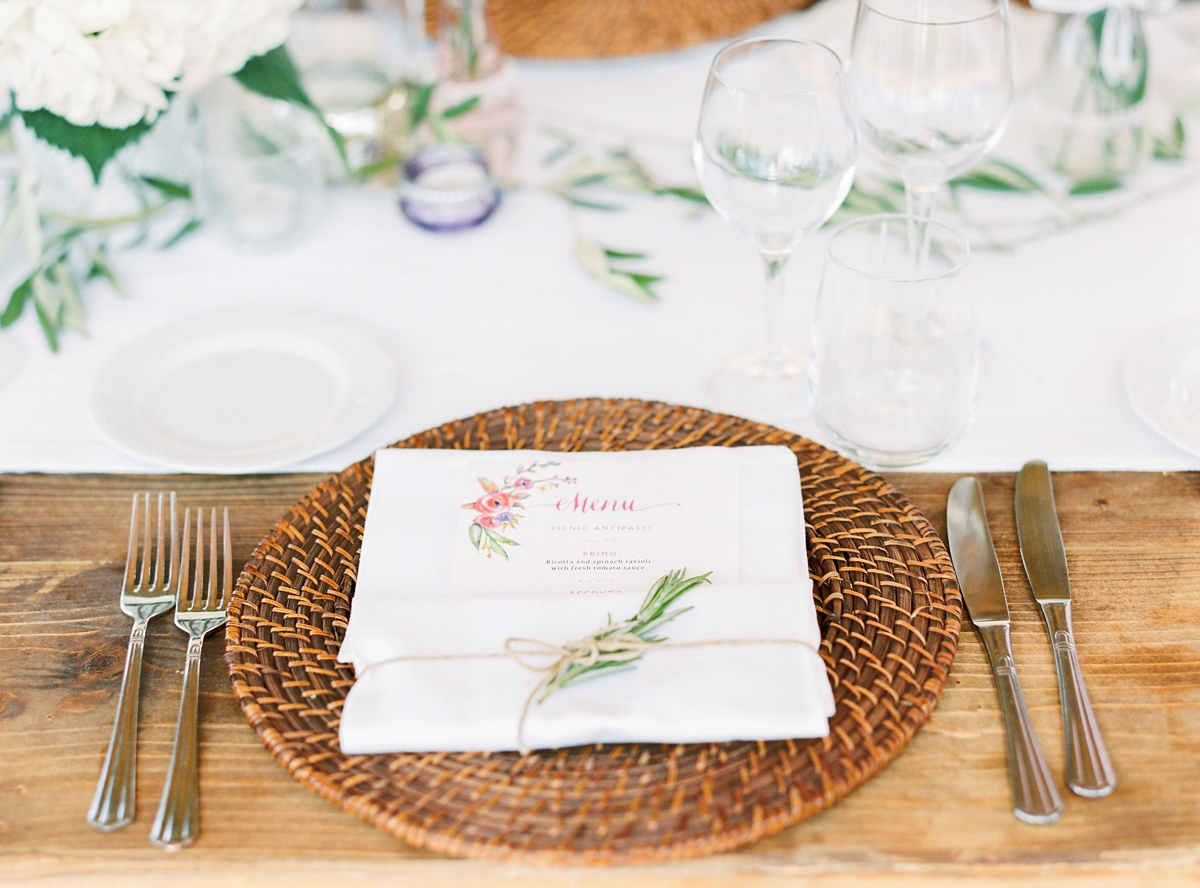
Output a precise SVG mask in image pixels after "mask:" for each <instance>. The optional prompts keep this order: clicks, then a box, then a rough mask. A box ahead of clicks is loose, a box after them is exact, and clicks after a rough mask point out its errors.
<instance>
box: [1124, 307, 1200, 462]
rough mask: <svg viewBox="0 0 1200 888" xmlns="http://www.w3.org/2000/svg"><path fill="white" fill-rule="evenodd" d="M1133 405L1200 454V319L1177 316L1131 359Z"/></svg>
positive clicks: (1154, 424)
mask: <svg viewBox="0 0 1200 888" xmlns="http://www.w3.org/2000/svg"><path fill="white" fill-rule="evenodd" d="M1125 391H1126V393H1127V394H1128V395H1129V400H1130V401H1131V402H1132V403H1133V409H1134V410H1136V411H1137V413H1138V415H1139V416H1141V417H1142V419H1144V420H1145V421H1146V422H1148V423H1149V424H1150V426H1151V427H1152V428H1153V429H1154V430H1155V431H1157V432H1158V433H1159V434H1160V435H1162V436H1163V437H1164V438H1166V439H1167V440H1168V441H1170V442H1171V443H1172V444H1175V445H1176V446H1177V447H1182V448H1183V449H1184V450H1186V451H1188V452H1189V453H1194V454H1196V455H1197V456H1200V320H1188V321H1175V322H1173V323H1171V324H1169V325H1168V326H1166V327H1163V328H1161V329H1159V330H1158V331H1156V332H1155V333H1154V334H1153V335H1152V336H1149V337H1147V338H1146V339H1145V340H1144V341H1143V342H1142V343H1141V344H1139V345H1138V347H1137V348H1135V349H1134V350H1133V352H1132V353H1131V354H1130V355H1129V357H1128V358H1127V359H1126V361H1125Z"/></svg>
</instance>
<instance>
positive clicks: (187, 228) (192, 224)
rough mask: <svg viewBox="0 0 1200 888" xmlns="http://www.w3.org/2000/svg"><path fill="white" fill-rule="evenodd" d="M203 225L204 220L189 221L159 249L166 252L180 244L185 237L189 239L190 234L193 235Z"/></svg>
mask: <svg viewBox="0 0 1200 888" xmlns="http://www.w3.org/2000/svg"><path fill="white" fill-rule="evenodd" d="M202 224H203V220H201V219H196V218H193V219H189V220H188V221H187V222H186V223H185V224H184V226H183V227H182V228H180V229H179V230H178V231H177V232H175V233H174V234H173V235H171V236H170V237H169V238H168V239H167V241H166V242H165V243H164V244H163V245H162V246H161V247H159V249H161V250H166V249H168V248H169V247H173V246H175V245H176V244H177V243H179V242H180V241H181V240H183V239H184V238H185V237H187V236H188V235H189V234H191V233H192V232H193V231H195V230H196V229H197V228H199V227H200V226H201V225H202Z"/></svg>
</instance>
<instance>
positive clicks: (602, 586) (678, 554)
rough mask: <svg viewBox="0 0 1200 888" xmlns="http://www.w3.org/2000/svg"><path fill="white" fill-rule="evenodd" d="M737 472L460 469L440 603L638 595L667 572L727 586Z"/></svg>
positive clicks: (685, 467)
mask: <svg viewBox="0 0 1200 888" xmlns="http://www.w3.org/2000/svg"><path fill="white" fill-rule="evenodd" d="M740 469H741V467H740V465H739V464H738V462H737V461H736V460H731V459H715V458H703V457H699V458H693V459H687V460H675V461H663V460H661V459H659V460H655V459H646V458H645V457H641V458H639V457H638V456H636V455H635V456H632V457H631V458H625V459H620V460H605V461H597V460H595V459H579V458H574V459H572V454H562V455H560V454H545V453H543V454H539V455H538V458H537V459H534V460H528V459H519V458H507V457H505V458H499V459H497V458H492V459H480V460H472V461H468V462H464V463H463V464H462V465H461V466H460V468H459V474H460V476H461V477H460V480H459V485H458V489H460V490H461V491H462V497H463V499H465V500H466V502H465V503H464V504H463V505H462V507H461V508H460V509H459V510H458V522H457V528H456V530H457V533H456V538H455V543H454V563H453V566H452V569H451V572H450V591H451V592H453V593H456V594H471V593H472V592H475V593H478V592H480V591H486V592H488V593H489V594H505V593H509V594H529V593H543V592H544V593H558V594H563V593H566V594H570V595H589V594H591V595H603V594H611V593H614V592H638V591H640V592H645V591H646V589H648V588H649V586H650V584H651V583H652V582H653V581H654V580H656V579H657V578H658V577H661V576H662V575H663V574H666V573H668V572H670V571H672V570H675V569H676V568H679V567H682V566H685V565H687V566H691V567H692V568H693V569H694V570H703V571H711V572H712V578H713V582H717V583H719V582H736V581H737V578H738V548H739V547H738V519H739V517H740V509H739V505H740V499H741V489H740V482H741V471H740Z"/></svg>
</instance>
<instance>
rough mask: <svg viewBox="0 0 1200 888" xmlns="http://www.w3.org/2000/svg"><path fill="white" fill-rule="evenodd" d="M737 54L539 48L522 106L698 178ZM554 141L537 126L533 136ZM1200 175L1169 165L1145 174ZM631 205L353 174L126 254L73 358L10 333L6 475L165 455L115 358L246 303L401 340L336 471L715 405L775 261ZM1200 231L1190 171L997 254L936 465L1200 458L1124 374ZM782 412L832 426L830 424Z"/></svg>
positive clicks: (1172, 314)
mask: <svg viewBox="0 0 1200 888" xmlns="http://www.w3.org/2000/svg"><path fill="white" fill-rule="evenodd" d="M1013 13H1014V43H1015V44H1016V45H1018V46H1026V45H1035V44H1036V45H1040V42H1039V41H1040V39H1041V35H1042V34H1044V31H1045V26H1046V23H1047V20H1046V19H1044V18H1038V17H1036V16H1034V14H1032V13H1029V12H1028V11H1026V10H1023V9H1020V8H1014V10H1013ZM852 18H853V4H852V3H851V2H849V0H825V2H823V3H821V4H820V5H819V6H818V7H816V8H815V9H813V10H812V11H810V12H806V13H801V14H796V15H793V16H788V17H785V18H784V19H781V20H779V21H777V22H774V23H772V24H771V25H769V26H767V27H766V28H764V29H762V30H764V31H769V32H772V33H781V34H788V35H797V36H810V37H818V38H824V39H826V40H828V41H829V42H831V43H832V44H833V45H834V47H835V48H836V49H839V50H841V51H843V52H844V50H845V49H846V47H847V46H848V42H849V33H850V26H851V22H852ZM1148 27H1150V28H1151V29H1152V36H1153V37H1156V38H1157V37H1159V36H1160V34H1159V32H1161V31H1162V30H1163V29H1162V26H1161V24H1160V23H1158V22H1156V21H1153V20H1151V21H1149V22H1148ZM1154 29H1158V31H1155V30H1154ZM1168 36H1169V35H1168ZM1161 43H1162V41H1159V42H1156V43H1155V44H1153V46H1155V47H1157V46H1159V45H1161ZM715 49H716V45H715V44H713V45H707V46H702V47H695V48H692V49H689V50H685V51H682V52H679V53H671V54H664V55H659V56H651V57H645V58H634V59H617V60H605V61H595V62H541V61H539V62H522V63H520V64H519V66H518V71H519V76H520V83H521V91H522V97H523V101H524V102H525V106H526V108H527V110H528V111H529V117H530V121H531V124H533V123H536V122H539V121H540V122H547V123H549V122H559V123H564V124H583V123H587V124H594V125H595V127H596V128H597V129H600V130H606V131H608V132H610V133H613V132H616V133H628V134H630V136H631V137H633V138H634V144H635V147H636V146H637V145H639V144H640V145H644V146H648V150H652V151H653V153H654V154H655V156H656V157H657V158H659V159H661V157H662V156H664V155H665V156H666V157H667V158H668V161H667V162H664V169H666V166H669V165H670V164H669V162H670V159H671V158H672V157H673V158H674V159H675V160H676V161H678V163H677V164H676V165H675V168H676V169H677V170H679V171H680V174H681V175H686V174H687V172H688V156H689V153H688V151H689V143H690V138H691V131H692V128H693V126H694V121H695V115H696V110H697V107H698V102H699V98H700V93H701V90H702V88H703V83H704V74H705V70H706V67H707V65H708V62H709V60H710V59H711V57H712V55H713V53H714V52H715ZM1028 56H1029V54H1028V53H1024V54H1023V56H1022V57H1023V58H1025V59H1026V61H1025V62H1024V63H1023V64H1024V66H1025V67H1024V69H1023V72H1024V73H1023V74H1022V76H1023V77H1026V78H1027V77H1028V74H1029V64H1030V62H1029V61H1028ZM1165 57H1166V55H1165V54H1163V55H1162V56H1161V58H1165ZM1156 58H1160V57H1158V56H1156ZM1033 62H1034V63H1036V53H1034V59H1033ZM535 141H536V140H534V139H531V140H529V141H528V142H527V146H528V147H530V149H531V150H532V149H533V148H535V147H536V145H535ZM1004 151H1005V148H1004V146H1003V145H1002V146H1001V148H1000V149H999V153H1000V154H1001V155H1003V153H1004ZM535 161H536V157H532V156H531V157H529V158H527V159H526V162H527V163H534V162H535ZM1188 173H1189V168H1188V167H1186V166H1175V167H1172V168H1167V167H1165V166H1163V165H1158V167H1157V168H1156V169H1154V170H1152V171H1150V173H1148V174H1147V176H1146V177H1145V179H1144V182H1145V183H1148V184H1151V185H1152V184H1154V183H1156V182H1159V183H1166V182H1168V181H1169V180H1172V177H1179V178H1180V179H1183V178H1186V176H1187V175H1188ZM1156 177H1157V178H1156ZM627 203H628V209H626V210H625V211H624V212H620V213H607V214H605V213H598V212H592V213H587V212H582V211H581V212H579V213H577V214H575V216H574V218H575V219H576V221H575V222H574V223H573V222H572V218H573V216H572V213H571V211H570V210H569V209H568V208H567V207H566V205H565V204H564V203H563V202H562V201H560V200H559V199H557V198H554V197H552V196H549V195H547V194H545V193H539V192H537V191H530V190H515V191H512V192H510V193H508V194H506V196H505V199H504V201H503V204H502V206H501V208H500V209H499V211H498V212H497V214H496V216H495V217H494V219H493V220H491V221H489V222H488V223H487V224H486V225H484V226H483V227H481V228H480V229H478V230H476V231H471V232H466V233H462V234H459V235H455V236H448V237H439V236H436V235H430V234H427V233H425V232H422V231H420V230H418V229H416V228H414V227H413V226H411V225H409V224H408V223H407V222H406V221H405V220H404V219H403V218H402V217H401V216H400V215H399V213H398V211H397V208H396V203H395V200H394V198H393V196H392V195H391V194H389V193H386V192H382V191H367V190H353V189H343V190H339V191H338V192H336V193H335V194H334V195H333V198H332V200H331V204H330V210H329V212H328V215H327V218H326V219H325V220H324V221H323V222H322V224H321V225H320V227H319V228H318V229H317V230H316V231H315V232H314V233H313V235H312V236H311V237H310V238H309V239H308V240H306V241H305V242H303V243H302V244H300V245H298V246H296V247H294V248H291V249H288V250H286V251H283V252H278V253H271V254H261V255H255V254H251V253H246V252H241V251H238V250H236V249H234V248H232V247H231V246H229V245H228V244H227V243H226V242H225V241H224V240H223V239H222V238H221V237H220V236H219V235H218V234H217V233H215V232H211V231H210V232H200V233H198V234H197V235H195V236H194V238H192V239H190V240H188V241H185V242H183V243H181V244H179V245H178V246H177V247H175V248H172V249H170V250H167V251H163V252H153V251H151V250H147V249H140V250H137V251H134V252H129V253H123V254H119V255H118V256H117V257H116V260H115V261H116V264H117V267H118V269H119V271H120V273H121V274H122V275H123V278H124V282H125V284H126V288H127V290H128V293H129V295H128V297H127V298H122V297H119V296H116V295H114V294H112V293H111V292H110V291H108V290H106V289H105V288H104V287H103V286H98V287H95V288H94V289H93V290H91V291H90V292H89V293H88V294H87V295H86V302H87V306H88V312H89V318H88V324H89V327H90V337H89V338H86V339H85V338H82V337H80V336H77V335H73V334H71V335H67V336H65V337H64V343H63V349H62V351H61V353H59V354H57V355H52V354H50V353H49V352H48V351H47V349H46V347H45V345H44V344H43V343H42V342H41V340H40V332H39V330H38V329H37V325H36V323H34V322H33V319H32V318H24V319H22V321H21V322H20V323H19V325H18V326H17V328H16V329H13V330H9V331H0V345H2V344H3V343H4V342H5V341H8V342H9V343H11V342H12V341H13V340H16V341H17V342H18V343H19V344H20V346H21V347H22V348H23V350H24V352H25V358H24V366H23V368H22V369H21V370H20V372H19V373H18V375H17V376H16V378H15V379H14V380H13V381H11V382H10V383H8V384H7V385H6V386H4V387H3V388H0V471H51V472H56V471H91V472H155V471H161V470H162V467H161V466H158V465H155V464H151V463H149V462H146V461H143V460H139V459H136V458H133V457H129V456H126V455H124V454H122V453H121V452H119V451H117V450H116V449H115V448H114V447H112V446H111V445H110V444H109V443H108V442H107V441H106V440H105V439H104V438H103V437H102V436H101V435H100V433H99V430H98V429H97V427H96V425H95V423H94V422H93V421H92V419H91V417H90V415H89V413H88V408H87V401H88V395H89V391H90V386H91V381H92V379H93V377H94V375H95V373H96V370H97V368H98V367H99V366H100V365H101V364H102V363H103V361H104V360H105V359H106V358H107V357H108V356H109V355H111V354H113V353H114V352H115V351H117V350H119V349H121V348H122V347H123V346H124V345H126V344H127V343H129V342H130V341H132V340H133V339H134V338H136V337H138V336H140V335H142V334H144V333H146V332H147V331H150V330H153V329H155V328H158V327H160V326H163V325H166V324H171V323H176V322H178V321H180V320H182V319H185V318H188V317H190V316H194V315H197V316H198V315H201V314H208V313H211V312H213V311H219V310H221V309H223V308H233V307H246V306H291V307H296V308H302V309H310V310H315V311H324V312H327V313H330V314H333V315H337V316H341V317H345V318H348V319H351V320H357V321H360V322H362V323H365V324H369V325H370V326H371V327H372V328H373V329H374V330H375V331H376V332H377V334H378V335H379V336H380V337H382V338H383V340H384V341H385V342H386V343H388V344H389V345H390V347H391V348H392V349H393V350H394V352H395V354H396V355H397V357H398V358H399V362H400V380H399V395H398V397H397V399H396V401H395V403H394V405H393V406H392V408H391V410H390V411H389V412H388V413H387V414H386V415H385V416H384V417H383V419H381V420H380V421H379V422H378V423H376V424H375V425H374V426H373V427H371V428H370V429H368V430H367V431H365V432H363V433H362V434H360V435H358V436H357V437H356V438H355V439H354V440H352V441H350V442H348V443H346V444H345V445H344V446H341V447H338V448H337V449H335V450H332V451H330V452H328V453H325V454H323V455H321V456H318V457H315V458H312V459H308V460H305V461H303V462H298V463H296V464H294V465H290V466H286V467H283V468H285V469H288V470H301V471H302V470H319V471H330V470H337V469H340V468H342V467H344V466H346V465H347V464H349V463H351V462H354V461H356V460H359V459H361V458H363V457H365V456H367V455H369V454H370V453H371V452H372V451H374V450H375V449H376V448H378V447H380V446H383V445H385V444H387V443H390V442H392V441H394V440H396V439H399V438H403V437H406V436H408V435H410V434H412V433H414V432H417V431H420V430H422V429H424V428H427V427H430V426H434V425H438V424H440V423H443V422H446V421H449V420H452V419H456V418H459V417H463V416H466V415H469V414H472V413H475V412H477V411H482V410H487V409H491V408H495V407H499V406H503V405H508V404H515V403H521V402H527V401H531V400H536V399H546V398H549V399H558V398H573V397H582V396H609V397H638V398H650V399H660V400H664V401H668V402H672V403H677V404H689V405H696V406H701V407H716V406H718V405H716V404H714V403H712V401H711V400H710V398H709V397H708V395H707V393H706V391H705V386H704V380H705V376H706V374H707V373H708V371H709V369H710V368H711V367H712V366H713V365H714V364H715V363H716V362H717V361H718V360H719V359H720V358H721V357H723V356H724V355H726V354H728V353H729V352H731V351H735V350H737V348H738V347H739V346H741V345H743V344H745V343H748V342H750V341H752V340H754V339H756V338H757V336H758V335H759V329H758V325H759V323H760V321H759V317H760V303H759V299H760V294H761V287H762V282H761V270H760V267H759V259H758V257H757V255H756V254H755V251H754V249H753V248H752V246H751V245H750V243H749V242H748V241H746V240H745V239H744V238H742V237H741V236H740V235H738V234H737V233H736V232H735V231H734V230H733V229H732V228H730V227H729V226H728V225H726V224H725V223H723V222H722V221H721V220H720V219H718V218H716V216H715V215H713V214H708V213H702V214H700V215H699V216H698V217H695V216H694V214H692V213H691V212H690V211H689V210H688V209H687V208H686V207H684V206H681V205H680V203H677V202H673V201H666V200H661V199H660V200H655V199H639V200H630V201H628V202H627ZM575 224H577V225H578V226H579V227H580V229H581V230H584V231H585V233H586V234H587V235H588V236H590V237H594V238H596V239H598V240H601V241H602V242H604V243H606V244H608V245H611V246H613V247H617V248H626V249H637V250H640V251H645V252H648V253H649V254H650V258H649V259H648V260H646V265H647V266H648V267H649V268H651V270H653V271H655V272H656V273H661V274H663V275H665V280H663V281H662V282H661V284H660V285H659V287H658V289H659V292H660V293H661V297H662V298H661V303H660V304H658V305H657V306H651V307H647V306H644V305H641V304H638V303H636V302H634V301H633V300H631V299H629V298H627V297H624V296H622V295H620V294H618V293H615V292H612V291H610V290H608V289H606V288H605V287H604V286H602V285H601V284H599V283H597V282H595V281H594V280H592V279H591V278H589V277H587V276H586V275H585V274H584V273H583V272H582V271H581V270H580V269H579V268H578V266H577V265H576V263H575V261H574V259H573V258H572V256H571V250H572V245H573V240H574V232H573V225H575ZM1198 233H1200V184H1198V183H1197V182H1196V181H1195V180H1194V179H1188V180H1187V181H1186V182H1184V183H1182V184H1177V185H1172V186H1171V187H1170V188H1168V189H1167V190H1166V191H1165V193H1163V194H1161V195H1159V196H1157V197H1154V198H1153V199H1147V200H1146V201H1145V202H1143V203H1141V204H1140V205H1138V206H1135V207H1133V208H1131V209H1128V210H1127V211H1125V212H1124V213H1122V214H1121V215H1119V216H1117V217H1115V218H1107V219H1100V220H1097V221H1095V222H1093V223H1091V224H1088V225H1084V226H1079V227H1076V228H1073V229H1071V230H1068V231H1065V232H1062V233H1060V234H1057V235H1055V236H1051V237H1045V238H1043V239H1040V240H1037V241H1035V242H1033V243H1029V244H1025V245H1023V246H1020V247H1017V248H1016V249H1014V250H1013V251H1012V252H1010V253H997V252H978V253H976V254H975V256H974V257H973V259H972V263H973V266H972V267H973V274H974V282H975V285H976V287H977V292H978V295H979V300H980V309H981V321H982V329H983V335H984V360H983V374H982V379H981V385H980V392H979V401H978V410H977V418H976V420H975V422H974V423H973V425H972V426H971V427H970V429H969V430H968V432H967V433H966V435H965V436H964V437H963V438H962V439H961V440H960V441H959V442H958V443H956V444H955V445H954V446H953V447H951V448H950V449H949V450H947V451H946V452H945V453H944V454H942V455H941V456H939V457H937V458H936V459H934V460H932V461H930V462H928V463H927V464H925V465H924V466H921V467H920V468H921V469H923V470H929V471H1012V470H1015V469H1017V468H1018V467H1019V466H1020V465H1021V464H1022V463H1023V462H1024V461H1025V460H1027V459H1030V458H1042V459H1045V460H1047V461H1048V462H1049V463H1050V465H1051V467H1052V468H1054V469H1056V470H1068V469H1076V470H1105V469H1139V470H1182V469H1198V468H1200V457H1197V456H1193V455H1191V454H1188V453H1186V452H1184V451H1182V450H1180V449H1178V448H1176V447H1175V446H1173V445H1171V444H1169V443H1167V442H1166V441H1164V440H1162V439H1161V438H1159V437H1158V435H1157V434H1156V433H1155V432H1153V431H1152V430H1151V429H1150V428H1149V427H1147V426H1146V425H1145V424H1143V422H1142V421H1141V420H1140V419H1139V418H1138V417H1137V415H1136V414H1135V413H1134V411H1133V409H1132V408H1131V406H1130V404H1129V402H1128V400H1127V398H1126V396H1125V394H1124V390H1123V386H1122V382H1121V368H1122V364H1123V361H1124V359H1125V356H1126V355H1127V353H1128V352H1129V351H1130V349H1131V348H1133V347H1134V346H1135V345H1136V344H1137V343H1138V342H1139V341H1141V340H1142V339H1143V338H1144V337H1145V336H1146V335H1148V334H1149V333H1151V332H1152V331H1153V330H1154V329H1156V328H1157V327H1159V326H1160V325H1162V324H1164V323H1167V322H1170V321H1172V320H1173V319H1177V318H1181V317H1187V316H1191V315H1196V314H1200V298H1198V297H1200V249H1198V248H1197V246H1196V243H1197V240H1196V237H1197V234H1198ZM826 237H827V234H819V235H817V236H814V237H813V238H811V239H810V240H809V241H807V242H806V243H804V244H802V245H801V246H800V248H799V249H798V250H797V251H796V255H795V256H794V258H793V260H792V264H791V268H790V279H789V283H788V291H789V294H790V296H791V301H792V305H791V309H790V315H789V317H788V318H787V323H788V325H789V331H790V334H791V337H792V339H793V340H794V341H795V342H796V343H797V344H800V345H802V344H803V343H804V342H805V341H806V339H807V333H808V324H809V318H810V316H811V312H812V306H813V302H814V299H815V296H816V288H817V282H818V277H819V273H820V265H821V257H822V251H823V247H824V243H825V240H826ZM4 373H5V370H4V368H2V367H0V377H2V376H3V375H4ZM0 381H2V379H0ZM261 396H262V393H248V392H231V394H230V410H231V411H238V410H244V409H252V406H253V399H254V398H256V397H261ZM781 424H782V425H784V426H785V427H787V428H789V429H791V430H793V431H796V432H799V433H802V434H806V435H810V436H812V437H813V438H814V439H816V440H818V441H821V440H822V438H821V435H819V434H818V433H817V431H816V429H815V427H814V425H813V423H812V422H811V421H809V420H798V421H795V422H787V423H781Z"/></svg>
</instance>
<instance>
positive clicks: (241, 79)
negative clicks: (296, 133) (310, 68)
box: [233, 45, 346, 162]
mask: <svg viewBox="0 0 1200 888" xmlns="http://www.w3.org/2000/svg"><path fill="white" fill-rule="evenodd" d="M233 76H234V78H235V79H236V80H237V82H238V83H240V84H241V85H242V86H244V87H246V89H248V90H250V91H251V92H256V93H258V94H259V95H260V96H266V97H267V98H269V99H282V100H283V101H285V102H291V103H292V104H294V105H299V106H300V107H302V108H307V109H308V110H309V111H311V112H312V113H313V114H315V115H317V119H318V120H320V121H321V124H322V125H323V126H324V127H325V131H326V132H328V133H329V138H330V139H332V140H333V144H334V146H335V147H336V148H337V151H338V154H340V155H341V158H342V161H343V162H345V160H346V140H345V139H344V138H342V134H341V133H339V132H338V131H337V130H335V129H334V128H333V127H332V126H330V125H329V122H328V121H327V120H326V119H325V115H324V114H322V113H321V109H320V108H318V107H317V106H316V105H315V104H314V103H313V100H312V99H311V98H309V95H308V91H307V90H305V88H304V82H303V80H301V78H300V72H299V71H298V70H297V69H296V64H295V63H294V62H293V61H292V57H291V56H290V55H288V51H287V47H285V46H283V45H280V46H277V47H275V48H274V49H271V50H268V51H267V52H264V53H263V54H262V55H259V56H254V57H253V58H251V59H247V60H246V64H245V65H243V66H242V69H241V70H240V71H238V72H237V73H235V74H234V75H233Z"/></svg>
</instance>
